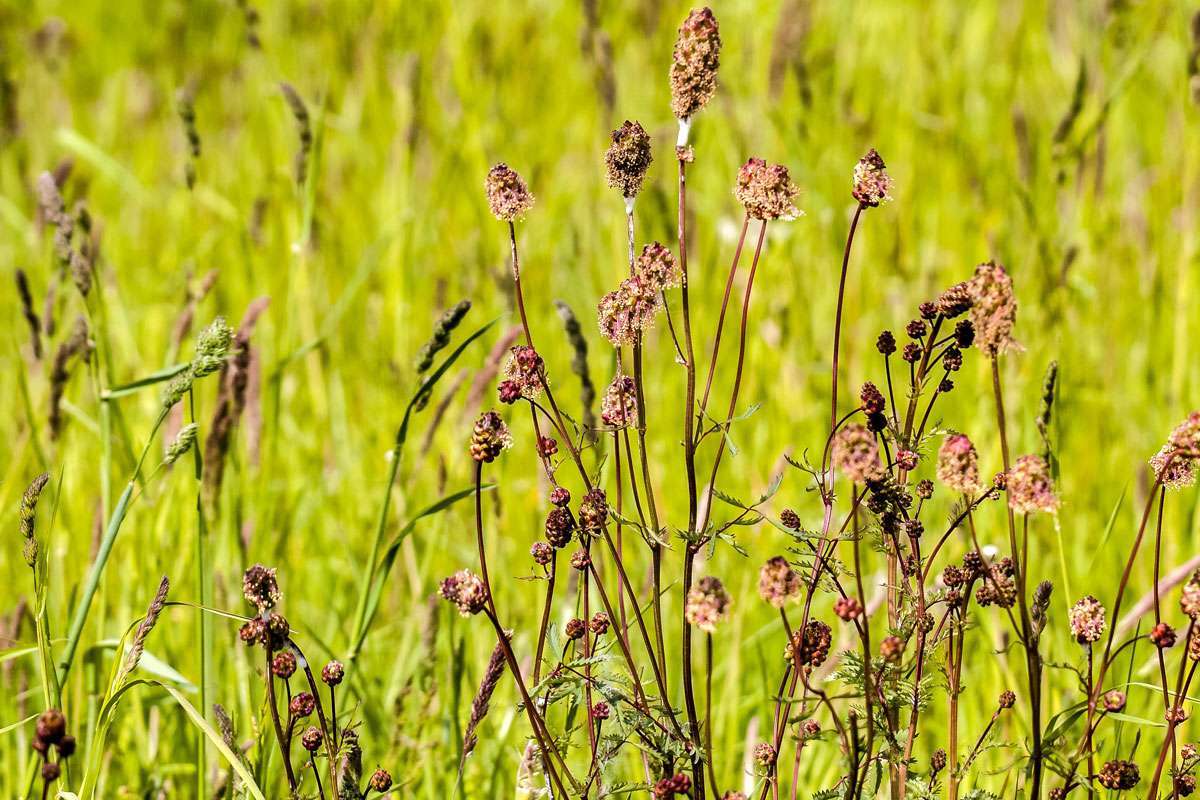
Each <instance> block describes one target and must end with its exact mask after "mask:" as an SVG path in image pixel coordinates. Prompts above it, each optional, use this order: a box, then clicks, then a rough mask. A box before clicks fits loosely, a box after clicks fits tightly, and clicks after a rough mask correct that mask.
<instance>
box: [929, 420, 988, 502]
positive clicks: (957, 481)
mask: <svg viewBox="0 0 1200 800" xmlns="http://www.w3.org/2000/svg"><path fill="white" fill-rule="evenodd" d="M937 478H938V480H939V481H941V482H942V483H944V484H945V485H946V487H947V488H949V489H951V490H953V491H955V492H960V493H962V494H975V492H977V491H979V489H980V483H979V454H978V453H977V452H976V451H975V445H974V444H972V442H971V440H970V438H968V437H967V436H966V434H962V433H952V434H950V435H949V436H947V437H946V439H945V441H943V442H942V446H941V448H940V449H939V450H938V463H937Z"/></svg>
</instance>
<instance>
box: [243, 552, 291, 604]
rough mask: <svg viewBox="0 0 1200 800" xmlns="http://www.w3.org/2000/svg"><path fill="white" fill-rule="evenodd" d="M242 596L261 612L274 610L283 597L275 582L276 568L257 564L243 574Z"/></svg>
mask: <svg viewBox="0 0 1200 800" xmlns="http://www.w3.org/2000/svg"><path fill="white" fill-rule="evenodd" d="M242 594H243V595H245V597H246V602H248V603H250V604H251V605H253V606H256V607H257V608H258V610H259V612H263V611H266V610H268V609H271V608H274V607H275V605H276V604H277V603H278V602H279V600H280V598H281V597H282V596H283V595H282V594H281V593H280V591H279V583H278V582H277V581H276V580H275V570H274V568H272V567H264V566H263V565H262V564H255V565H254V566H252V567H250V568H249V569H247V570H246V571H245V572H244V573H243V574H242Z"/></svg>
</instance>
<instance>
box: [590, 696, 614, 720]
mask: <svg viewBox="0 0 1200 800" xmlns="http://www.w3.org/2000/svg"><path fill="white" fill-rule="evenodd" d="M611 714H612V709H611V708H609V707H608V703H605V702H604V701H603V700H601V701H600V702H598V703H594V704H593V705H592V719H595V720H604V719H608V718H609V716H610V715H611Z"/></svg>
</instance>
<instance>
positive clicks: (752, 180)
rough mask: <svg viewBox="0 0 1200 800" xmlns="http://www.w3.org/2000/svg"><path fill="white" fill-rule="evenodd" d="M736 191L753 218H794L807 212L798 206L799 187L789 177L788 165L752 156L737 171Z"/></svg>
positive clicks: (735, 194)
mask: <svg viewBox="0 0 1200 800" xmlns="http://www.w3.org/2000/svg"><path fill="white" fill-rule="evenodd" d="M733 194H734V196H735V197H737V199H738V202H739V203H741V204H742V205H743V206H744V207H745V208H746V213H747V214H749V215H750V217H751V218H753V219H759V220H770V219H782V220H792V219H795V218H796V217H798V216H800V215H801V214H803V213H804V212H802V211H801V210H800V209H798V208H796V202H795V201H796V195H798V194H800V188H799V187H798V186H796V184H794V183H792V180H791V178H790V177H788V171H787V167H785V166H783V165H782V164H768V163H767V162H766V161H764V160H763V159H761V158H751V159H749V160H748V161H747V162H746V163H745V164H743V165H742V168H741V169H740V170H738V176H737V185H736V186H735V187H734V190H733Z"/></svg>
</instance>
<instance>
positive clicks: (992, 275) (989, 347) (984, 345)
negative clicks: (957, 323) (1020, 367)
mask: <svg viewBox="0 0 1200 800" xmlns="http://www.w3.org/2000/svg"><path fill="white" fill-rule="evenodd" d="M967 287H968V290H969V291H970V294H971V324H972V325H974V326H975V340H976V342H977V343H978V345H979V348H980V349H981V350H983V352H984V354H985V355H986V356H987V357H988V358H995V357H996V356H998V355H1000V354H1001V353H1005V352H1007V351H1009V350H1012V349H1015V348H1016V347H1017V343H1016V341H1015V340H1014V339H1013V337H1012V332H1013V326H1014V325H1015V324H1016V322H1017V299H1016V296H1015V295H1014V294H1013V284H1012V278H1010V277H1009V276H1008V272H1007V271H1006V270H1005V269H1004V267H1003V266H1001V265H1000V264H997V263H996V262H994V261H988V262H985V263H983V264H980V265H979V266H977V267H976V268H975V276H974V277H973V278H971V280H969V281H967Z"/></svg>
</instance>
